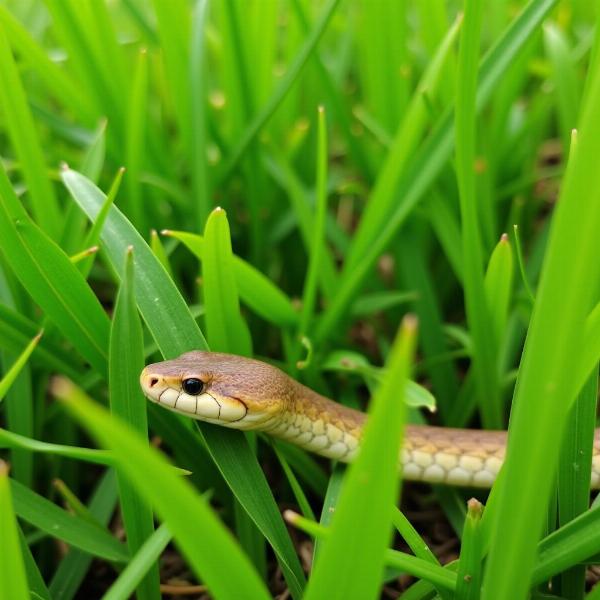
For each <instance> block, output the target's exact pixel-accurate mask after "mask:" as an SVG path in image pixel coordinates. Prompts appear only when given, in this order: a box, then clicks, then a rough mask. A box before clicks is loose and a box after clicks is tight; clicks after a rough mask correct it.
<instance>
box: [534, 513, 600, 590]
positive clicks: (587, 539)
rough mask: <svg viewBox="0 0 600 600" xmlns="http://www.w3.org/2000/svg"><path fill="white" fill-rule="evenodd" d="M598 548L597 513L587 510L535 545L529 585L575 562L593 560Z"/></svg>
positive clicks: (598, 517) (598, 521) (599, 516)
mask: <svg viewBox="0 0 600 600" xmlns="http://www.w3.org/2000/svg"><path fill="white" fill-rule="evenodd" d="M599 551H600V512H599V511H598V508H597V507H594V508H591V509H590V510H587V511H586V512H584V513H583V514H581V515H579V516H578V517H576V518H575V519H573V520H572V521H570V522H569V523H567V525H565V526H564V527H561V528H560V529H557V530H556V531H554V532H553V533H551V534H550V535H549V536H547V537H546V538H544V539H543V540H542V541H541V542H540V543H539V544H538V547H537V559H536V563H535V566H534V568H533V570H532V575H531V584H532V585H539V584H540V583H542V582H544V581H548V580H549V579H551V578H552V576H554V575H556V574H558V573H562V572H563V571H565V570H566V569H568V568H569V567H572V566H574V565H577V564H579V563H585V562H586V561H587V560H588V559H591V561H590V562H597V560H598V559H597V554H598V552H599Z"/></svg>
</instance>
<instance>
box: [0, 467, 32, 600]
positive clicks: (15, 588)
mask: <svg viewBox="0 0 600 600" xmlns="http://www.w3.org/2000/svg"><path fill="white" fill-rule="evenodd" d="M0 532H1V534H2V537H1V542H2V554H3V558H2V560H1V561H0V598H23V599H25V598H29V586H28V584H27V575H26V571H25V564H24V561H23V556H22V555H21V548H20V542H19V530H18V526H17V520H16V518H15V513H14V511H13V502H12V500H11V490H10V485H9V480H8V466H7V464H6V463H5V462H4V461H2V460H0Z"/></svg>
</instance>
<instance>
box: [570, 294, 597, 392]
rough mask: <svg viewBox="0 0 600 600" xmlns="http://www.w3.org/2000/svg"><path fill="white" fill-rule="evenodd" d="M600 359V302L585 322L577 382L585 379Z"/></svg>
mask: <svg viewBox="0 0 600 600" xmlns="http://www.w3.org/2000/svg"><path fill="white" fill-rule="evenodd" d="M599 360H600V303H598V304H597V305H596V306H595V307H594V309H593V310H592V312H591V313H590V314H589V316H588V318H587V319H586V322H585V329H584V336H583V347H582V349H581V361H580V366H579V369H578V371H577V378H576V384H577V385H579V384H580V383H583V382H584V381H585V378H586V377H587V376H588V375H589V373H590V371H591V370H592V369H593V368H594V367H595V366H596V364H597V363H598V361H599Z"/></svg>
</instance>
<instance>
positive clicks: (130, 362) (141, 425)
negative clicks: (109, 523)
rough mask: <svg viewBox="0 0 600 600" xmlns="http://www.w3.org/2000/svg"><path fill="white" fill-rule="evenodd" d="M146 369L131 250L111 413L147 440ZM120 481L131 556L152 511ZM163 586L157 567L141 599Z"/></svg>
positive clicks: (120, 301)
mask: <svg viewBox="0 0 600 600" xmlns="http://www.w3.org/2000/svg"><path fill="white" fill-rule="evenodd" d="M143 368H144V342H143V333H142V325H141V323H140V320H139V316H138V312H137V307H136V304H135V292H134V267H133V252H132V251H131V250H130V249H128V251H127V253H126V256H125V267H124V269H123V279H122V280H121V287H120V289H119V293H118V295H117V300H116V304H115V310H114V316H113V322H112V328H111V333H110V351H109V360H108V371H109V396H110V410H111V413H113V414H114V415H117V416H118V417H120V418H121V419H123V421H125V422H126V423H127V424H128V425H129V426H130V427H131V428H132V429H134V430H135V431H137V432H138V433H139V435H140V437H142V438H147V437H148V420H147V417H146V401H145V398H144V396H143V394H142V392H141V390H140V387H139V375H140V373H141V371H142V369H143ZM117 479H118V483H119V500H120V505H121V513H122V515H123V524H124V526H125V533H126V534H127V547H128V548H129V554H130V555H131V556H134V555H135V554H136V553H137V552H138V551H139V550H140V548H141V547H142V545H143V544H144V542H145V541H146V540H147V539H148V538H149V537H150V536H151V535H152V533H153V531H154V519H153V515H152V509H151V508H150V505H149V503H148V502H147V501H146V499H145V498H144V497H143V496H142V494H140V493H139V492H138V490H137V489H136V487H135V486H134V485H132V484H131V483H130V481H129V480H128V479H127V478H126V477H124V476H123V475H122V474H118V476H117ZM159 583H160V579H159V574H158V566H157V565H154V566H153V567H152V568H150V569H149V570H148V572H147V573H146V576H145V577H144V578H143V579H142V580H141V581H140V583H139V586H138V588H137V592H136V593H137V598H138V599H139V600H151V599H154V600H159V599H160V594H159V591H158V589H159Z"/></svg>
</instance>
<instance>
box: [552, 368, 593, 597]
mask: <svg viewBox="0 0 600 600" xmlns="http://www.w3.org/2000/svg"><path fill="white" fill-rule="evenodd" d="M597 398H598V371H597V369H594V371H593V372H592V374H591V375H590V377H589V379H588V381H587V382H586V384H585V385H584V386H583V389H582V390H581V392H580V394H579V396H578V398H577V400H576V401H575V405H574V406H573V408H572V409H571V414H570V415H569V422H568V423H567V431H566V432H565V439H564V440H563V447H562V451H561V455H560V464H559V468H558V524H559V527H562V526H564V525H566V524H567V523H569V522H570V521H572V520H573V519H574V518H575V517H577V516H579V515H580V514H582V513H584V512H585V511H586V510H587V509H588V507H589V503H590V473H591V470H592V455H593V440H594V425H595V421H596V419H595V417H596V402H597ZM560 590H561V594H562V595H563V596H565V597H567V598H569V599H572V600H580V599H581V598H583V594H584V591H585V567H583V566H582V565H577V566H575V567H573V568H571V569H569V570H568V571H566V572H564V573H562V574H561V576H560Z"/></svg>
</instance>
